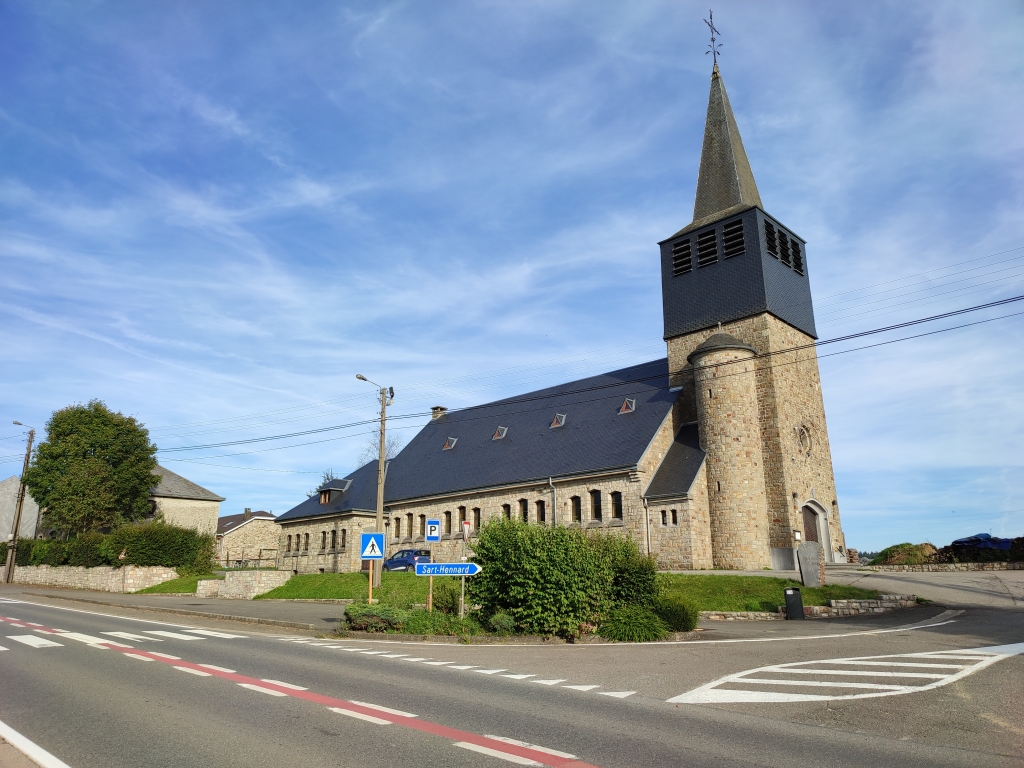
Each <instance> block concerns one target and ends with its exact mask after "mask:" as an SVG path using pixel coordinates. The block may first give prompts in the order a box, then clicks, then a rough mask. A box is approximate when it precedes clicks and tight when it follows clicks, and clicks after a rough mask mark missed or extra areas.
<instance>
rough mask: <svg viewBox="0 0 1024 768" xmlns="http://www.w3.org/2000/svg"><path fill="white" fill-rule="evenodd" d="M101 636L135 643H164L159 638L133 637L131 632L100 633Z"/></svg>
mask: <svg viewBox="0 0 1024 768" xmlns="http://www.w3.org/2000/svg"><path fill="white" fill-rule="evenodd" d="M100 634H101V635H110V636H111V637H119V638H121V639H122V640H131V641H132V642H135V643H147V642H148V643H162V642H163V640H161V639H159V638H157V637H143V636H142V635H133V634H132V633H131V632H100Z"/></svg>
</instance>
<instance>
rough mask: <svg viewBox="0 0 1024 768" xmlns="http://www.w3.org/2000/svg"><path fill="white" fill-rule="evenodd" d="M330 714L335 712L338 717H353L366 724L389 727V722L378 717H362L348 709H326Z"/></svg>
mask: <svg viewBox="0 0 1024 768" xmlns="http://www.w3.org/2000/svg"><path fill="white" fill-rule="evenodd" d="M328 709H329V710H331V712H337V713H338V714H339V715H348V716H349V717H354V718H356V719H357V720H365V721H366V722H368V723H375V724H376V725H391V721H390V720H384V719H383V718H380V717H374V716H373V715H364V714H363V713H362V712H353V711H352V710H350V709H342V708H341V707H328Z"/></svg>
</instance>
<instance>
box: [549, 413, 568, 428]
mask: <svg viewBox="0 0 1024 768" xmlns="http://www.w3.org/2000/svg"><path fill="white" fill-rule="evenodd" d="M564 426H565V414H564V413H556V414H555V418H553V419H552V420H551V427H550V428H551V429H554V428H555V427H564Z"/></svg>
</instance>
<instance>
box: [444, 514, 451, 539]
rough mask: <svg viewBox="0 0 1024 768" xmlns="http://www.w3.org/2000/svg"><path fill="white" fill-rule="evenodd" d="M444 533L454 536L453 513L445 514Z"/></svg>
mask: <svg viewBox="0 0 1024 768" xmlns="http://www.w3.org/2000/svg"><path fill="white" fill-rule="evenodd" d="M444 532H445V533H447V534H448V535H449V536H451V535H452V513H451V512H450V511H446V512H445V513H444Z"/></svg>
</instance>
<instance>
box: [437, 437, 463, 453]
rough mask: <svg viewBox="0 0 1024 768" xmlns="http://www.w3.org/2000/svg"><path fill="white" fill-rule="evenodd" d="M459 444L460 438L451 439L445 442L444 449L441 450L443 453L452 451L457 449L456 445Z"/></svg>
mask: <svg viewBox="0 0 1024 768" xmlns="http://www.w3.org/2000/svg"><path fill="white" fill-rule="evenodd" d="M457 442H459V438H457V437H449V438H448V439H447V440H445V441H444V448H442V449H441V450H442V451H450V450H451V449H452V448H454V447H455V444H456V443H457Z"/></svg>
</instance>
